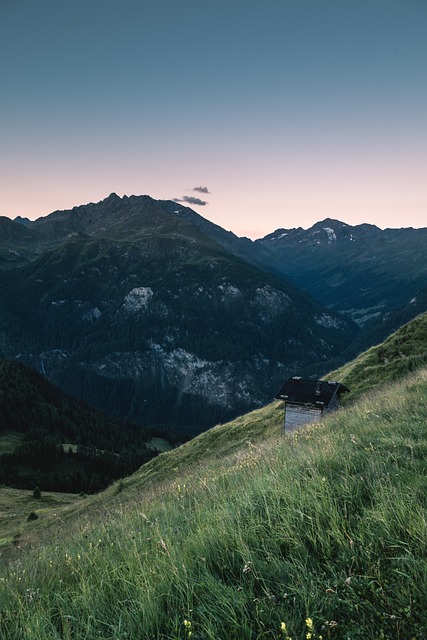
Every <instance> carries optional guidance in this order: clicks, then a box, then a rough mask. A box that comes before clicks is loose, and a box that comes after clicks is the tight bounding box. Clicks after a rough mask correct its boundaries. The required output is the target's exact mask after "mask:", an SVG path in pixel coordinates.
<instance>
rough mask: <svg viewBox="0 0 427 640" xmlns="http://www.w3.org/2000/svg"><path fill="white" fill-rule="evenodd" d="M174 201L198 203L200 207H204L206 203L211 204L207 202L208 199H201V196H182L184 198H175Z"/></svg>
mask: <svg viewBox="0 0 427 640" xmlns="http://www.w3.org/2000/svg"><path fill="white" fill-rule="evenodd" d="M193 191H194V189H193ZM174 202H186V203H187V204H194V205H198V206H199V207H204V206H205V205H207V204H209V202H206V200H200V198H194V197H193V196H182V198H174Z"/></svg>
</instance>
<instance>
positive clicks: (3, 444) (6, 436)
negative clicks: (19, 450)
mask: <svg viewBox="0 0 427 640" xmlns="http://www.w3.org/2000/svg"><path fill="white" fill-rule="evenodd" d="M23 437H24V434H23V433H18V432H17V431H4V432H3V433H1V434H0V456H1V455H2V454H3V453H12V451H13V450H14V449H15V447H17V446H19V445H20V444H21V442H22V439H23Z"/></svg>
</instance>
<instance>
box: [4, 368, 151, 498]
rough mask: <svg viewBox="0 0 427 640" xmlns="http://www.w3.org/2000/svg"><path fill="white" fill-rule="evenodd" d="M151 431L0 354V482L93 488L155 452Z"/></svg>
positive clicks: (59, 488) (57, 488) (129, 470)
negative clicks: (122, 420)
mask: <svg viewBox="0 0 427 640" xmlns="http://www.w3.org/2000/svg"><path fill="white" fill-rule="evenodd" d="M150 439H151V435H150V434H148V433H147V432H146V431H144V430H143V429H142V428H141V427H139V426H137V425H132V424H123V423H120V422H118V421H117V420H113V419H111V418H108V417H107V416H105V415H104V414H102V413H99V412H97V411H94V410H93V409H91V408H90V407H89V406H88V405H86V404H85V403H83V402H81V401H80V400H77V399H76V398H72V397H69V396H67V395H65V394H64V393H63V392H61V391H60V390H59V389H57V388H56V387H54V386H53V385H52V384H50V382H48V381H47V380H46V379H45V378H44V377H43V376H42V375H40V374H39V373H37V372H36V371H34V370H33V369H30V368H29V367H26V366H24V365H22V364H20V363H17V362H9V361H7V360H0V484H2V483H3V484H6V485H8V486H12V487H20V488H27V489H33V488H34V487H36V486H39V487H40V488H41V489H43V490H55V491H74V492H77V491H84V492H93V491H99V490H100V489H102V488H105V487H106V486H107V485H108V484H109V483H110V482H111V481H112V480H115V479H117V478H120V477H123V476H124V475H129V474H130V473H132V471H134V470H135V469H137V468H138V467H139V466H140V465H141V464H143V463H144V462H147V461H148V460H150V459H151V458H152V457H153V455H155V453H154V452H153V451H152V450H151V449H150V448H149V447H148V446H147V442H148V441H149V440H150Z"/></svg>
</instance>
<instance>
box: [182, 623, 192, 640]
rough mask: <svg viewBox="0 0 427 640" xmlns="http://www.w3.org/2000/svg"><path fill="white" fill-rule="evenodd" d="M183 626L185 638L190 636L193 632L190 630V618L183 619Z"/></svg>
mask: <svg viewBox="0 0 427 640" xmlns="http://www.w3.org/2000/svg"><path fill="white" fill-rule="evenodd" d="M184 628H185V635H186V636H187V638H191V636H192V635H193V632H192V631H191V622H190V620H184Z"/></svg>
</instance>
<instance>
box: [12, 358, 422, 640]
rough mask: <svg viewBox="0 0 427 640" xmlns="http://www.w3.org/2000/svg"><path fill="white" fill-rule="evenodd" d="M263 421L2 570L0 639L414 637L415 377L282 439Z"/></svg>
mask: <svg viewBox="0 0 427 640" xmlns="http://www.w3.org/2000/svg"><path fill="white" fill-rule="evenodd" d="M262 415H264V418H265V434H266V435H265V437H264V438H262V437H260V436H259V434H258V436H257V435H256V433H255V431H254V427H253V425H252V427H250V426H248V432H251V437H250V439H246V441H244V439H242V433H243V431H242V429H243V427H242V424H243V423H242V421H241V422H238V423H236V424H235V425H234V426H233V425H230V426H229V431H228V433H227V425H224V427H221V428H218V430H215V429H214V430H213V431H212V433H211V434H204V439H203V437H202V440H199V439H196V440H195V441H192V442H190V443H188V444H186V445H185V448H183V450H182V451H178V450H177V451H176V452H171V453H168V454H164V456H160V458H157V459H156V460H155V461H153V463H152V467H151V469H152V471H151V472H150V473H151V474H153V473H154V469H160V467H162V466H163V465H166V466H167V468H168V469H170V470H174V472H173V473H172V471H171V472H170V475H169V481H168V482H167V483H166V482H165V483H164V484H162V485H161V486H162V489H161V491H160V490H157V493H156V486H155V484H153V482H152V484H151V485H150V489H149V490H148V489H147V488H144V485H142V484H140V481H139V480H138V474H137V475H136V476H135V477H134V478H131V479H129V481H128V482H126V483H125V484H124V486H123V487H122V490H121V491H120V493H118V492H114V491H111V490H110V492H106V493H104V494H101V495H100V496H99V499H98V506H97V508H96V509H95V508H94V509H93V511H92V512H91V513H90V512H86V515H83V514H84V512H83V511H82V512H81V514H80V516H78V517H79V518H80V520H78V521H75V522H74V523H72V522H70V526H69V530H70V533H69V537H68V538H67V539H65V540H57V539H56V538H55V535H54V534H53V535H51V537H50V538H45V542H44V545H43V546H37V547H34V548H33V550H30V551H28V552H27V553H25V552H22V557H20V558H19V559H17V560H12V561H11V562H9V564H8V565H7V566H6V567H4V568H3V569H2V572H1V578H0V580H1V582H0V585H1V595H0V637H1V638H2V640H3V639H4V640H57V639H59V638H61V639H62V638H64V639H70V640H71V639H73V640H77V639H78V640H80V639H85V640H101V639H102V640H119V639H125V638H126V639H131V640H142V639H145V640H156V639H158V640H160V639H163V640H184V639H186V638H191V639H192V640H267V639H271V640H279V638H282V639H283V638H288V639H289V638H292V640H300V639H306V638H307V639H308V640H310V639H313V640H314V639H320V638H323V639H326V638H330V639H337V640H338V639H343V640H344V639H346V640H347V639H351V640H380V639H388V640H411V639H412V638H416V639H417V640H423V639H425V638H426V637H427V628H426V618H425V612H426V611H427V578H426V576H427V562H426V549H427V528H426V506H427V498H426V496H427V482H426V451H427V449H426V447H427V438H426V424H427V373H426V372H425V371H424V372H420V373H419V374H417V375H415V376H413V377H412V378H411V379H408V380H406V381H405V382H404V383H401V384H395V385H394V386H390V387H389V388H388V389H387V390H385V391H383V392H381V393H377V394H375V395H372V396H371V397H370V398H367V399H366V400H364V401H363V402H359V403H358V404H357V405H354V406H353V407H350V408H348V409H345V410H340V411H339V412H337V413H336V414H335V415H331V416H330V417H329V418H328V419H327V420H325V421H324V422H323V423H322V424H319V425H313V426H312V427H309V428H305V429H303V430H301V431H299V432H297V433H296V434H294V435H293V436H288V437H282V436H281V435H280V429H281V424H280V415H279V413H278V412H277V410H275V409H274V410H271V409H269V410H266V411H265V413H264V414H262V413H261V414H260V413H258V414H256V419H257V420H258V421H259V420H260V419H261V416H262ZM245 420H246V421H248V418H245ZM251 428H252V431H251ZM233 434H234V435H233ZM234 436H235V437H236V439H238V442H239V445H238V446H237V445H236V442H237V440H233V437H234ZM227 437H228V439H229V451H230V454H229V455H228V457H227V456H226V455H225V452H226V449H227V448H226V444H225V442H224V443H223V449H222V452H223V455H222V456H221V457H218V455H217V453H218V451H215V449H212V454H206V453H205V454H204V455H202V453H200V451H201V449H202V445H201V444H200V443H201V442H203V443H204V445H203V446H204V448H205V450H206V448H209V447H207V444H208V442H211V443H213V442H217V443H218V447H219V446H220V445H219V443H220V442H221V439H223V440H224V441H225V440H226V438H227ZM209 439H211V440H209ZM195 450H198V451H199V457H198V459H197V463H196V460H195V459H194V457H192V456H194V451H195ZM185 451H186V452H187V454H186V455H188V456H190V457H191V460H192V464H191V465H185V464H184V463H183V464H182V467H181V468H177V467H175V466H174V465H175V464H176V460H177V459H178V457H179V456H181V458H180V459H181V460H184V458H183V457H182V456H184V454H185ZM150 464H151V463H150ZM142 473H143V472H142V471H141V474H142ZM145 473H147V474H148V471H147V472H145ZM147 486H148V485H147ZM94 505H95V503H94ZM78 513H79V512H77V514H78Z"/></svg>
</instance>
